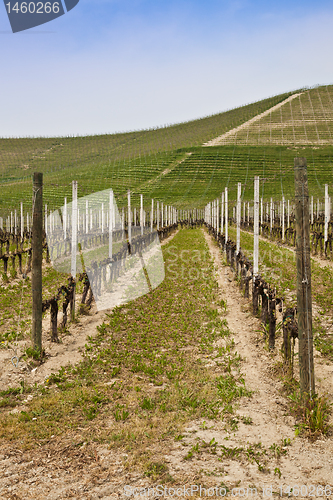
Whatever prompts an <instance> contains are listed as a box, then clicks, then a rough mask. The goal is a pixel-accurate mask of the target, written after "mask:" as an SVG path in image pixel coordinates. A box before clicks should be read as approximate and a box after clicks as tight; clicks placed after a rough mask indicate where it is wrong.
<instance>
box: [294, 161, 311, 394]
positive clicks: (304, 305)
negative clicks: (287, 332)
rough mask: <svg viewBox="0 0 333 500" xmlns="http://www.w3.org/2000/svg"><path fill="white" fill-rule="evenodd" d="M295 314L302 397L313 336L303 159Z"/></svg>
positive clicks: (298, 177)
mask: <svg viewBox="0 0 333 500" xmlns="http://www.w3.org/2000/svg"><path fill="white" fill-rule="evenodd" d="M294 170H295V202H296V267H297V316H298V341H299V369H300V388H301V393H302V395H303V397H305V396H309V397H310V399H312V398H313V397H314V396H315V378H314V366H313V338H312V298H311V261H310V228H309V194H308V180H307V167H306V159H305V158H295V163H294Z"/></svg>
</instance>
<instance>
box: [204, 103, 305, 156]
mask: <svg viewBox="0 0 333 500" xmlns="http://www.w3.org/2000/svg"><path fill="white" fill-rule="evenodd" d="M300 95H301V93H299V94H293V95H291V96H290V97H288V98H287V99H285V100H284V101H282V102H280V103H279V104H276V105H275V106H273V107H271V108H269V109H267V110H266V111H264V112H263V113H260V114H259V115H257V116H255V117H253V118H251V119H250V120H248V121H247V122H245V123H242V124H241V125H239V126H238V127H235V128H233V129H232V130H228V132H226V133H225V134H222V135H220V136H219V137H216V138H215V139H212V140H211V141H209V142H205V143H204V144H203V146H219V145H221V144H223V142H224V140H225V139H227V138H228V137H230V136H231V135H233V134H237V132H239V131H240V130H243V129H244V128H246V127H248V126H249V125H251V124H252V123H255V122H256V121H258V120H260V119H261V118H264V116H267V115H269V114H270V113H271V112H272V111H275V110H277V109H279V108H281V106H284V105H285V104H286V103H287V102H289V101H292V100H293V99H295V98H296V97H298V96H300Z"/></svg>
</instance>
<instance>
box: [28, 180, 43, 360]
mask: <svg viewBox="0 0 333 500" xmlns="http://www.w3.org/2000/svg"><path fill="white" fill-rule="evenodd" d="M32 206H33V223H32V243H31V246H32V276H31V288H32V347H33V349H35V350H38V351H39V352H41V351H42V260H43V174H42V173H40V172H35V173H34V176H33V196H32Z"/></svg>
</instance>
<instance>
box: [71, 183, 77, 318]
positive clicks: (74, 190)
mask: <svg viewBox="0 0 333 500" xmlns="http://www.w3.org/2000/svg"><path fill="white" fill-rule="evenodd" d="M72 193H73V197H72V256H71V275H72V278H73V297H72V300H71V319H72V321H74V320H75V279H76V253H77V181H72Z"/></svg>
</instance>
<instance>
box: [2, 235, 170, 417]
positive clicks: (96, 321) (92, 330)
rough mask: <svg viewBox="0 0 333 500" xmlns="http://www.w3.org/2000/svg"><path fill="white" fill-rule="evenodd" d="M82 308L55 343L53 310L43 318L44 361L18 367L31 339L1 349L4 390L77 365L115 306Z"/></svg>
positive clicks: (39, 379) (60, 318) (77, 305)
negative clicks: (52, 319)
mask: <svg viewBox="0 0 333 500" xmlns="http://www.w3.org/2000/svg"><path fill="white" fill-rule="evenodd" d="M176 233H177V231H175V232H174V233H173V234H172V235H170V236H169V237H168V238H166V239H165V240H163V241H162V242H161V245H162V246H163V245H165V244H166V243H167V242H168V241H169V240H170V239H171V238H173V237H174V236H175V234H176ZM78 309H79V304H78V303H77V304H76V312H77V321H76V322H75V323H71V322H70V321H69V320H68V323H67V332H66V333H64V334H60V333H59V339H60V343H55V342H51V334H50V312H48V313H47V314H46V315H45V317H44V318H43V323H42V330H43V333H42V335H43V337H42V345H43V348H44V349H45V352H46V355H47V357H46V359H45V362H43V363H42V364H40V365H38V366H32V363H31V362H29V363H27V362H25V361H24V360H22V359H20V361H19V363H18V365H17V366H15V365H16V364H17V359H15V358H14V359H13V357H16V356H17V357H18V358H20V356H22V354H23V353H24V350H25V348H26V347H28V346H29V345H30V340H21V341H18V342H17V346H14V345H13V347H12V349H6V350H4V349H1V350H0V390H4V389H8V387H17V386H18V385H19V384H20V382H21V381H24V384H25V385H26V386H29V385H34V384H35V383H37V384H40V383H43V382H44V381H45V380H46V379H47V378H48V377H49V376H50V375H51V373H56V372H57V371H58V370H59V369H60V368H61V367H62V366H66V365H68V364H72V365H75V364H77V363H78V362H79V361H81V359H82V354H81V352H82V351H83V350H84V346H85V344H86V342H87V337H90V336H94V335H96V334H97V333H98V331H97V326H99V325H101V324H102V323H103V321H104V320H105V318H106V316H105V315H106V314H110V313H111V309H105V310H103V311H97V308H96V304H95V302H94V301H93V303H92V307H91V309H90V311H89V313H88V315H78ZM61 321H62V314H61V313H60V309H59V316H58V324H61ZM11 360H13V362H12V361H11ZM13 363H14V364H13ZM21 410H22V408H21V409H20V411H21Z"/></svg>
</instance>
